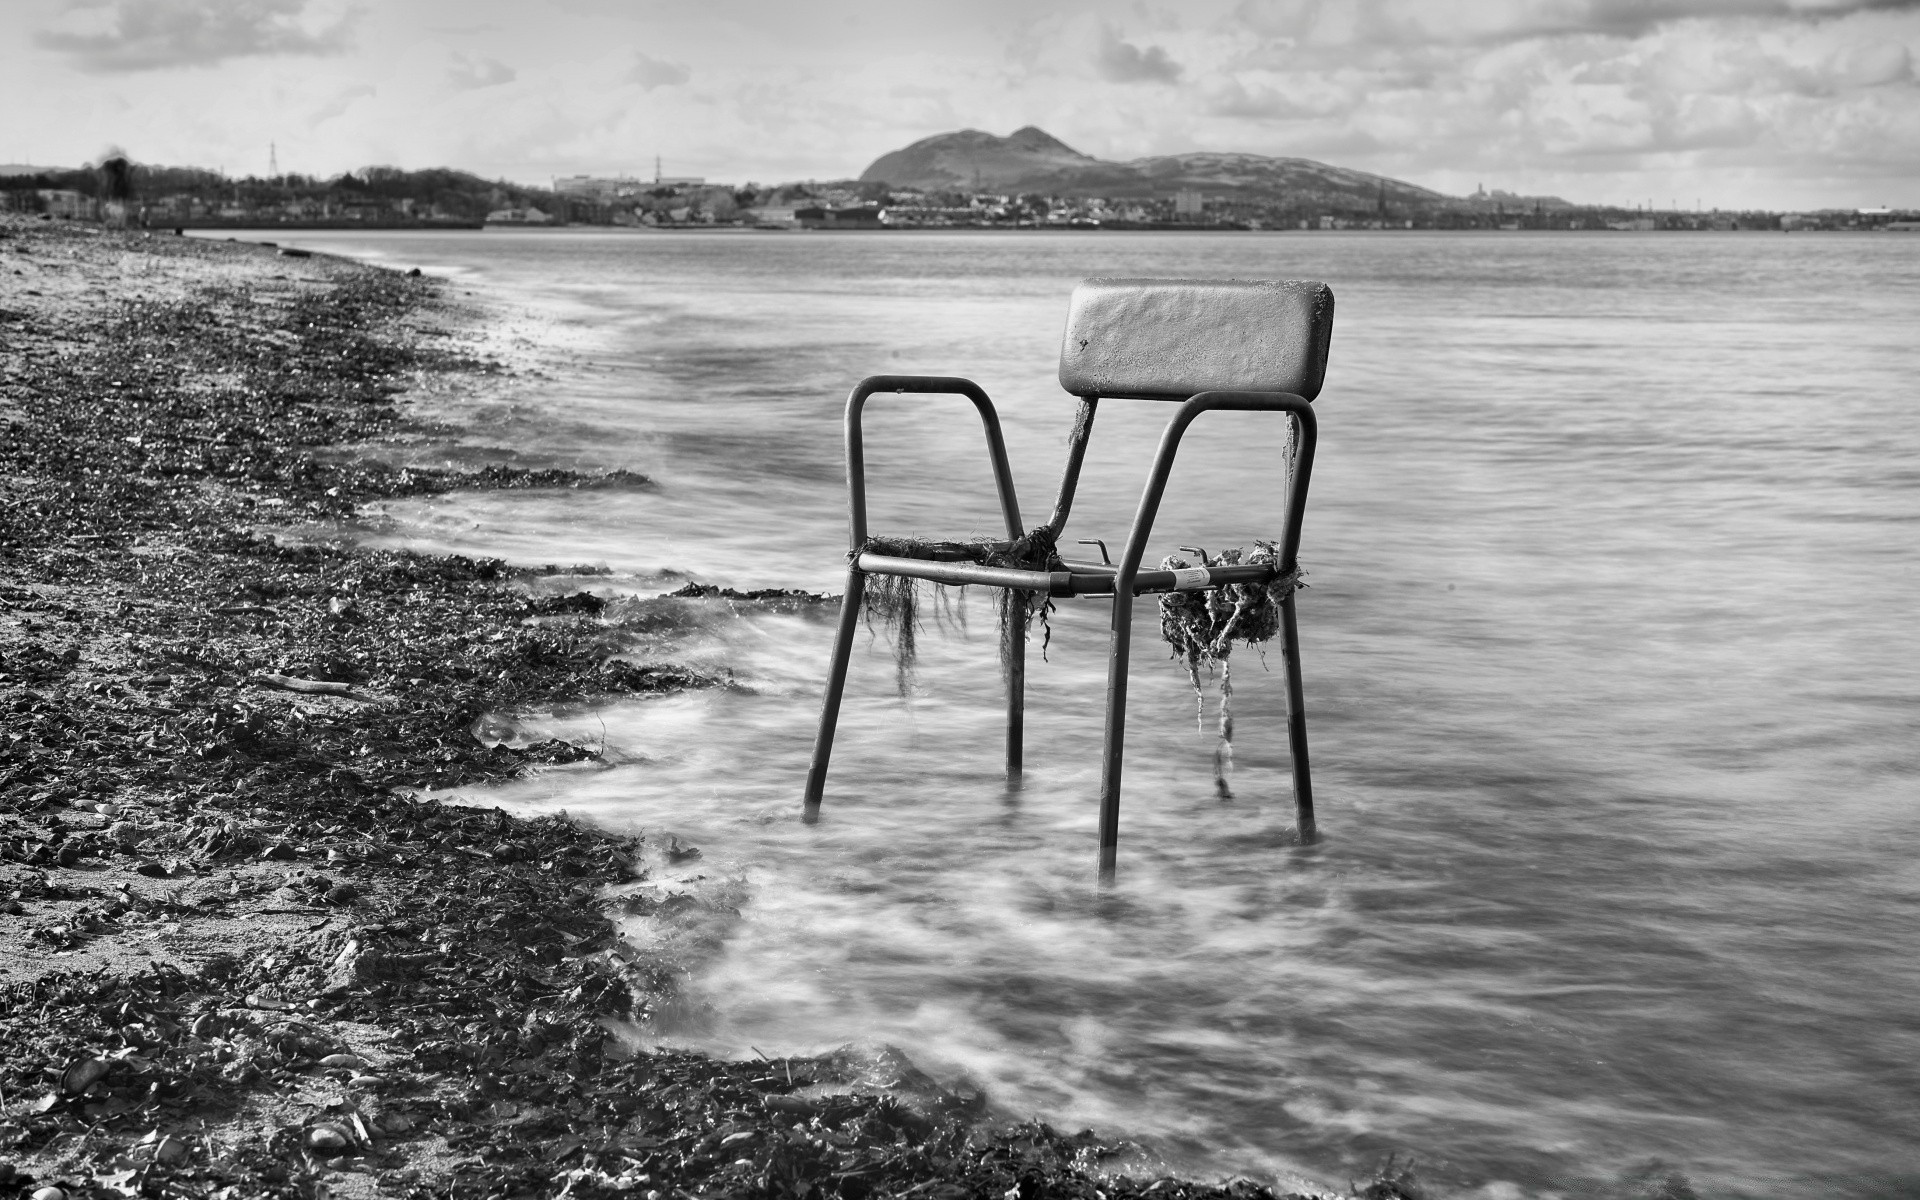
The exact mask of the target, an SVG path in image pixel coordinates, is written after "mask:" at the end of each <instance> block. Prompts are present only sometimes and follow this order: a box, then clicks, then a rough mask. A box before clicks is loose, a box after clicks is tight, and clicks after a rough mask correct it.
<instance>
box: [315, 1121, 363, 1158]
mask: <svg viewBox="0 0 1920 1200" xmlns="http://www.w3.org/2000/svg"><path fill="white" fill-rule="evenodd" d="M352 1147H353V1139H352V1138H351V1137H349V1136H348V1135H347V1131H346V1130H344V1129H341V1128H340V1127H339V1126H337V1125H315V1126H314V1127H313V1128H312V1129H309V1130H308V1131H307V1148H308V1149H310V1150H313V1151H315V1152H316V1153H319V1154H326V1155H335V1154H343V1153H345V1152H346V1151H347V1150H349V1149H351V1148H352Z"/></svg>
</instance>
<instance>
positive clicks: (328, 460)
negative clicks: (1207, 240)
mask: <svg viewBox="0 0 1920 1200" xmlns="http://www.w3.org/2000/svg"><path fill="white" fill-rule="evenodd" d="M9 236H10V237H12V238H21V237H33V238H42V239H46V240H48V241H49V242H50V243H57V242H58V241H59V239H63V238H64V239H68V240H69V241H70V242H74V243H84V244H85V245H86V246H88V247H91V249H89V250H88V251H87V252H88V253H106V252H112V253H122V252H125V251H126V250H127V248H128V245H129V244H131V243H130V242H116V241H115V239H114V238H113V237H112V236H108V237H95V238H93V239H91V240H89V239H86V238H82V237H81V236H80V235H78V234H75V233H72V232H70V231H67V230H61V229H54V230H40V229H35V230H33V231H31V233H29V234H22V233H21V232H19V230H18V227H17V226H16V227H15V228H14V229H13V230H12V231H10V232H9ZM163 242H165V243H166V244H161V243H163ZM133 245H134V248H135V249H138V250H139V251H140V252H141V253H147V254H153V255H156V256H176V257H181V256H185V257H192V256H199V257H202V258H207V259H217V258H218V257H219V256H222V255H226V256H247V255H255V256H258V255H259V254H260V252H259V251H257V250H253V249H250V248H247V247H244V246H225V247H223V246H215V245H207V244H203V243H187V242H171V241H169V240H166V239H155V241H154V242H153V243H151V244H148V245H138V244H133ZM81 261H82V262H83V263H84V261H85V258H84V255H82V256H81ZM268 267H269V269H271V270H273V271H281V270H285V271H294V272H298V273H299V274H298V276H297V277H296V278H293V279H287V280H276V281H272V283H273V284H274V285H277V284H279V283H284V285H285V286H284V287H278V289H277V290H275V288H274V286H270V285H269V282H268V281H269V280H270V276H268V275H267V274H266V272H265V271H261V272H256V278H255V279H254V282H253V283H252V284H248V285H238V284H232V283H226V284H220V285H208V286H205V287H201V288H200V289H199V290H198V291H196V292H195V293H194V294H193V295H191V296H189V297H187V298H186V299H184V300H180V301H177V302H167V303H156V302H138V303H133V302H129V303H121V304H119V305H117V306H114V307H112V308H110V309H103V310H101V311H98V312H91V311H89V313H88V315H86V316H85V317H84V318H83V319H81V320H79V321H77V322H74V321H69V322H67V323H66V324H64V325H61V324H56V323H55V321H54V320H53V319H52V318H51V317H48V316H46V315H45V314H42V313H37V312H36V310H34V309H32V308H31V307H29V306H27V305H25V304H18V303H16V304H14V305H12V306H11V307H10V309H9V311H7V312H6V313H5V314H4V322H5V333H6V338H7V340H6V341H5V343H3V344H0V365H4V368H5V370H6V375H5V377H4V380H0V405H3V406H4V407H0V414H3V415H4V416H5V417H6V419H7V421H8V436H7V437H5V438H4V439H0V716H4V718H5V725H4V733H0V873H3V874H0V948H5V949H4V954H5V955H6V956H7V960H8V961H10V962H11V961H21V962H24V961H26V960H27V958H29V957H31V955H29V954H28V951H29V950H31V951H32V954H33V955H38V956H39V958H37V959H35V961H41V962H48V961H52V960H50V959H49V958H48V956H50V955H53V954H82V955H84V954H90V953H105V952H107V951H115V950H117V951H128V952H129V953H130V954H131V952H132V950H133V948H137V947H139V946H142V945H160V946H168V947H172V948H174V950H175V951H176V953H175V955H174V957H173V958H171V959H166V960H164V961H157V962H156V961H148V960H145V959H142V958H139V957H137V956H127V957H122V958H117V959H116V958H112V957H108V958H105V959H102V960H101V961H102V963H103V964H104V965H99V966H94V967H89V968H86V969H60V968H57V964H56V969H49V970H45V971H42V972H40V973H38V974H36V975H31V976H29V977H26V978H16V979H14V981H13V982H10V983H7V984H5V985H4V987H0V1197H11V1196H26V1195H29V1194H33V1193H35V1191H36V1189H40V1188H44V1187H57V1188H59V1189H60V1191H61V1195H62V1196H99V1197H106V1196H133V1195H141V1196H179V1197H222V1198H237V1197H242V1196H256V1195H274V1196H301V1197H314V1196H318V1195H322V1194H325V1189H327V1188H333V1189H335V1190H336V1191H346V1192H352V1193H354V1194H367V1189H369V1188H371V1189H372V1190H373V1191H376V1192H379V1193H383V1194H394V1195H419V1196H460V1197H468V1196H471V1197H482V1196H508V1195H557V1194H562V1193H564V1194H569V1195H599V1194H615V1193H623V1194H633V1195H637V1196H641V1197H644V1198H645V1200H664V1198H666V1197H673V1198H676V1200H679V1198H684V1197H689V1196H703V1197H704V1196H792V1197H807V1198H811V1197H816V1196H818V1197H848V1198H854V1200H858V1198H862V1197H868V1196H883V1195H887V1196H891V1195H914V1196H935V1197H950V1198H957V1197H962V1196H968V1197H971V1196H979V1197H987V1196H993V1197H997V1198H1000V1200H1040V1198H1042V1197H1053V1196H1062V1197H1065V1196H1072V1197H1089V1198H1098V1200H1110V1198H1113V1197H1131V1196H1144V1195H1152V1196H1155V1197H1181V1198H1184V1197H1197V1196H1232V1197H1236V1198H1250V1197H1266V1196H1270V1195H1271V1194H1272V1193H1270V1192H1269V1191H1268V1190H1267V1189H1264V1188H1261V1187H1257V1186H1255V1185H1252V1184H1246V1183H1235V1184H1231V1185H1228V1186H1224V1187H1215V1186H1205V1185H1199V1184H1193V1183H1187V1182H1181V1181H1177V1180H1169V1179H1158V1180H1153V1181H1150V1182H1149V1181H1146V1180H1138V1179H1131V1178H1124V1177H1120V1176H1114V1175H1108V1174H1106V1173H1104V1172H1103V1170H1102V1166H1103V1164H1105V1163H1108V1162H1109V1161H1110V1160H1111V1159H1112V1158H1113V1157H1114V1156H1115V1155H1116V1154H1119V1153H1121V1152H1122V1151H1124V1150H1126V1147H1113V1146H1107V1145H1104V1144H1102V1143H1100V1142H1099V1141H1098V1140H1096V1139H1095V1138H1093V1136H1092V1135H1090V1134H1080V1135H1074V1136H1067V1135H1063V1134H1061V1133H1059V1132H1057V1131H1055V1130H1052V1129H1049V1128H1048V1127H1046V1126H1044V1125H1039V1124H1028V1125H1020V1126H1015V1127H1011V1128H1008V1127H1003V1126H995V1125H992V1124H990V1123H986V1122H984V1121H983V1120H982V1118H981V1104H980V1100H979V1097H977V1096H961V1095H954V1094H951V1093H948V1092H946V1091H943V1090H942V1089H940V1088H939V1087H937V1086H936V1085H934V1084H933V1083H932V1082H931V1081H930V1080H927V1079H925V1077H924V1076H920V1075H919V1074H918V1072H915V1071H913V1070H912V1068H911V1067H910V1066H909V1065H907V1064H905V1063H904V1062H902V1061H900V1060H898V1059H897V1057H895V1056H890V1055H887V1054H885V1053H878V1054H853V1053H846V1054H840V1055H832V1056H827V1057H824V1058H810V1059H773V1060H766V1061H753V1062H719V1061H715V1060H712V1059H708V1058H704V1057H700V1056H697V1055H692V1054H681V1053H644V1054H635V1053H633V1052H631V1051H629V1050H627V1049H626V1048H624V1047H623V1046H622V1045H621V1044H620V1043H618V1042H616V1041H615V1040H613V1039H612V1038H610V1037H609V1035H608V1032H607V1026H606V1024H605V1022H607V1021H608V1020H611V1019H644V1018H645V1017H646V1016H647V1014H648V1012H649V1011H650V1009H651V1008H652V1006H654V1005H657V1004H661V1003H664V1002H666V1001H668V1000H669V999H670V998H671V997H672V995H673V992H674V988H675V979H674V971H675V969H676V968H674V967H673V966H672V965H671V964H668V963H662V962H653V961H649V960H648V959H647V958H645V957H644V956H642V955H640V954H639V953H638V952H636V951H635V950H634V949H633V948H632V947H631V946H630V945H628V944H627V943H625V942H623V941H622V940H620V939H619V938H618V937H617V936H616V930H615V927H614V925H613V924H612V923H611V921H610V920H609V918H608V916H607V915H606V914H605V912H603V911H602V907H601V905H602V903H603V902H602V900H601V898H600V897H601V894H602V891H603V889H605V888H608V887H617V886H618V885H621V884H624V883H628V882H631V881H633V880H635V879H637V878H640V877H643V876H644V875H645V874H646V872H647V870H648V867H647V863H648V862H649V861H650V860H649V854H650V853H655V852H657V850H658V848H653V849H652V850H650V848H649V846H648V844H647V843H646V842H645V841H644V840H643V839H635V838H622V837H616V836H612V835H609V834H605V833H602V832H598V831H595V830H591V829H585V828H582V827H580V826H578V825H576V824H574V823H572V822H570V821H568V820H566V819H564V818H545V819H539V820H527V819H521V818H516V817H512V816H509V815H508V814H505V813H502V812H498V811H483V810H477V809H467V808H458V807H452V806H447V805H443V804H441V803H438V802H436V801H433V800H431V799H423V798H420V797H419V796H417V795H415V794H413V793H412V792H411V791H410V790H408V789H412V788H418V787H423V786H444V785H451V784H461V783H468V782H474V781H482V780H490V779H500V778H504V777H507V776H510V775H512V774H514V773H515V772H517V771H520V770H523V769H525V768H526V767H528V766H529V765H534V764H549V763H557V762H569V761H580V760H586V759H591V758H593V757H594V756H595V754H596V752H595V751H594V750H593V749H592V748H589V747H577V746H569V745H564V744H559V743H549V744H546V745H544V746H533V747H527V748H522V749H513V748H508V747H504V746H488V745H483V744H482V743H481V742H479V741H477V740H476V739H475V738H474V737H473V736H472V734H471V733H470V732H469V730H470V729H471V728H472V726H473V724H474V721H475V720H476V718H478V717H479V716H480V715H482V714H484V713H486V712H488V711H491V710H496V709H502V708H514V707H519V706H528V705H537V704H553V703H559V702H566V701H569V700H575V699H579V698H582V697H588V696H593V695H599V694H609V693H616V694H617V693H631V692H647V691H660V690H667V689H676V688H684V687H695V686H709V685H714V684H717V683H721V682H722V681H719V680H715V679H712V678H709V677H705V676H701V675H697V674H695V673H692V672H689V671H687V670H684V669H681V668H678V667H675V666H672V665H671V664H652V663H644V662H636V661H632V660H631V659H629V658H626V657H622V652H623V651H624V650H625V649H626V648H627V645H626V642H625V641H624V640H623V637H622V634H621V632H620V629H619V626H618V625H616V624H613V623H610V622H606V621H605V620H604V619H603V615H602V608H603V607H604V606H603V603H602V601H601V600H600V599H599V598H597V597H594V596H591V595H586V594H575V595H570V596H543V597H541V598H538V599H535V598H531V597H530V596H529V593H528V591H527V589H526V588H525V587H524V586H523V584H524V583H525V582H526V581H527V576H525V575H524V574H522V573H516V572H514V571H512V570H509V569H508V568H506V567H505V566H503V565H502V564H500V563H498V562H489V561H472V560H468V559H463V558H457V557H445V558H434V557H424V556H418V555H411V554H404V553H393V552H376V551H366V550H358V549H339V548H327V547H317V548H316V547H305V548H302V547H292V546H288V545H284V544H282V543H281V542H279V541H277V540H275V539H274V538H272V537H268V536H264V535H261V534H258V533H256V532H253V529H254V527H255V526H256V525H257V524H259V523H262V522H269V521H270V522H273V523H285V522H287V521H288V520H289V519H290V518H293V517H297V516H302V515H307V516H311V515H316V514H324V513H334V512H341V511H345V510H346V509H348V508H349V507H350V506H351V505H352V504H353V503H355V502H357V501H359V500H363V499H367V498H370V497H375V496H380V495H391V494H394V493H395V492H396V491H398V490H407V489H416V488H426V487H429V486H433V487H440V486H448V485H451V484H457V485H459V486H476V485H478V486H504V485H511V484H515V483H523V484H526V483H536V482H537V483H538V484H539V485H540V486H572V485H575V484H587V483H590V482H592V481H590V480H584V479H580V478H578V477H572V476H566V475H565V474H564V473H558V474H556V473H552V472H548V473H544V474H538V473H531V472H516V469H515V468H513V467H510V466H509V467H505V468H501V469H500V470H499V471H496V472H495V473H494V474H492V475H488V476H483V477H481V478H478V479H476V478H474V477H471V476H465V475H462V476H460V477H459V478H457V479H453V478H449V477H447V476H445V475H440V476H427V475H421V474H418V473H413V474H408V475H403V474H401V473H398V472H394V471H390V470H386V469H384V468H375V467H372V466H369V465H367V464H366V463H364V462H360V461H356V460H352V459H339V458H338V456H337V455H334V456H331V457H330V456H329V455H327V454H324V453H322V451H325V450H327V449H329V448H330V447H336V446H338V445H340V444H342V443H351V442H364V441H367V440H369V439H375V438H379V437H383V436H386V435H388V434H390V433H392V432H394V431H395V430H397V429H399V428H401V426H402V425H403V424H404V418H403V416H402V414H401V413H400V412H399V411H398V410H397V409H396V407H395V405H394V397H395V395H397V394H398V393H399V391H400V390H401V389H402V387H403V386H404V385H405V384H406V382H407V381H409V380H410V379H414V378H417V377H418V376H419V375H420V374H421V373H423V372H427V371H439V372H449V371H451V372H485V371H487V370H489V369H490V367H489V364H485V363H477V362H474V361H471V360H468V359H463V358H461V357H460V356H459V355H457V354H452V353H449V352H446V351H444V350H440V349H436V348H435V343H434V342H433V341H432V340H431V339H422V338H417V337H409V336H406V335H405V330H406V328H407V323H408V322H409V321H410V320H413V319H415V318H417V317H418V316H419V315H420V314H421V313H423V312H429V311H432V309H433V307H434V306H435V305H437V304H439V303H440V301H439V298H438V295H437V293H436V292H435V291H434V288H433V285H432V284H430V283H428V282H425V281H421V280H419V279H414V278H409V277H406V276H403V275H400V274H398V273H395V272H388V271H380V270H373V269H368V268H361V267H356V266H350V265H347V264H340V263H333V262H330V261H328V260H325V259H321V258H315V259H312V260H301V261H300V262H299V263H298V264H297V265H293V266H287V265H284V261H282V262H269V264H268ZM632 482H634V481H633V480H632V479H616V480H614V481H613V483H614V484H615V485H622V484H628V483H632ZM709 602H711V603H727V604H743V603H744V604H750V603H773V604H782V603H796V602H797V601H796V600H795V597H793V596H791V595H757V594H736V593H712V592H710V591H709V590H707V589H701V588H697V587H696V588H693V589H691V590H688V591H685V592H683V593H681V594H680V595H679V596H678V598H676V599H674V600H673V601H671V603H674V604H695V603H709ZM589 765H590V764H589ZM676 849H680V848H677V847H669V848H668V851H667V853H668V854H669V855H671V854H672V853H673V851H674V850H676ZM682 853H684V850H682ZM649 903H650V902H649V901H647V900H645V899H642V898H640V897H639V895H638V894H635V895H633V896H629V897H628V899H627V901H626V906H625V907H626V909H627V910H628V911H633V910H634V908H635V906H638V908H639V909H641V910H644V909H645V908H646V907H647V905H648V904H649ZM89 961H91V960H89ZM1369 1186H1370V1187H1372V1188H1374V1190H1372V1191H1369V1192H1367V1193H1366V1194H1368V1195H1370V1196H1374V1197H1376V1198H1385V1197H1392V1196H1411V1195H1414V1194H1415V1191H1414V1189H1413V1187H1412V1185H1411V1182H1410V1180H1408V1179H1406V1178H1404V1177H1402V1176H1394V1177H1393V1178H1392V1179H1389V1178H1388V1177H1386V1176H1383V1177H1382V1179H1381V1180H1377V1181H1376V1182H1375V1184H1373V1185H1369ZM1382 1189H1384V1190H1382Z"/></svg>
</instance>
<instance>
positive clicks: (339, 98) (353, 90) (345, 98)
mask: <svg viewBox="0 0 1920 1200" xmlns="http://www.w3.org/2000/svg"><path fill="white" fill-rule="evenodd" d="M379 94H380V90H379V89H378V88H376V87H374V86H373V85H372V84H370V83H358V84H355V85H354V86H352V87H350V88H347V89H346V90H345V91H342V92H340V93H339V94H337V95H335V96H334V97H333V98H332V99H331V100H328V101H327V102H326V103H325V104H322V105H321V106H320V107H319V108H317V109H315V110H314V113H313V115H312V116H311V117H308V118H307V124H308V125H309V126H314V125H323V124H325V123H326V122H328V121H331V120H333V119H334V118H335V117H337V116H340V115H341V114H343V113H345V112H346V111H347V110H348V109H349V108H352V107H353V103H354V101H356V100H364V99H366V98H367V97H368V96H377V95H379Z"/></svg>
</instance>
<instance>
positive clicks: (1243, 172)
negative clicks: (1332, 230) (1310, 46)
mask: <svg viewBox="0 0 1920 1200" xmlns="http://www.w3.org/2000/svg"><path fill="white" fill-rule="evenodd" d="M860 181H861V182H862V183H885V184H890V185H892V186H894V187H903V188H904V187H913V188H923V189H927V190H930V191H940V190H957V189H963V188H964V189H973V190H981V191H1001V192H1044V193H1047V194H1049V195H1058V196H1086V195H1101V196H1110V197H1141V198H1144V197H1150V196H1153V197H1162V198H1164V197H1167V196H1171V195H1172V194H1173V193H1175V192H1177V191H1179V190H1180V189H1182V188H1198V189H1203V190H1205V191H1208V192H1212V193H1217V194H1225V195H1229V196H1232V197H1235V198H1239V199H1245V200H1260V199H1279V198H1282V197H1284V198H1286V199H1288V200H1293V201H1312V202H1320V203H1332V204H1344V205H1355V206H1364V207H1368V208H1371V207H1373V206H1375V205H1377V204H1381V203H1386V204H1392V205H1397V206H1402V207H1418V208H1436V207H1448V206H1453V205H1457V204H1460V203H1462V201H1460V200H1458V199H1456V198H1455V197H1452V196H1446V195H1443V194H1441V193H1440V192H1436V191H1434V190H1432V189H1431V188H1424V187H1420V186H1419V185H1418V184H1412V183H1407V182H1404V181H1403V180H1399V179H1389V178H1387V177H1386V176H1384V175H1373V174H1369V173H1368V172H1366V171H1355V170H1351V169H1349V168H1346V167H1335V166H1330V165H1328V164H1327V163H1323V162H1315V161H1314V160H1313V159H1310V158H1270V157H1267V156H1265V155H1260V154H1222V153H1212V152H1199V153H1192V154H1169V155H1159V156H1155V157H1151V158H1136V159H1134V160H1132V161H1131V162H1107V161H1105V160H1102V159H1098V158H1095V157H1093V156H1092V155H1090V154H1082V153H1081V152H1080V151H1078V150H1075V149H1074V148H1073V147H1071V146H1069V145H1067V144H1066V143H1065V142H1063V141H1061V140H1060V139H1059V138H1056V137H1054V136H1053V135H1052V134H1050V133H1047V132H1046V131H1044V130H1041V129H1037V128H1035V127H1034V126H1032V125H1028V126H1026V127H1025V128H1023V129H1018V130H1015V131H1014V132H1013V133H1012V134H1009V135H1008V136H1006V137H995V136H994V135H993V134H990V133H983V132H982V131H980V130H978V129H962V130H959V131H958V132H955V133H942V134H936V135H935V136H933V137H930V138H922V139H921V140H920V141H917V142H915V143H913V144H912V145H911V146H908V147H906V148H905V149H902V150H895V151H892V152H891V153H888V154H883V155H881V156H880V157H879V158H877V159H875V160H874V161H873V165H872V166H869V167H868V168H867V169H866V170H865V171H863V172H861V174H860Z"/></svg>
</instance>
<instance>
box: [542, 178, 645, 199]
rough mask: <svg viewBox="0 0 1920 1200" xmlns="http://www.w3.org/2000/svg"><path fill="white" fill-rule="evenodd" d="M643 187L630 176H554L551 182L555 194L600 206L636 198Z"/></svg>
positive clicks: (637, 180) (643, 185)
mask: <svg viewBox="0 0 1920 1200" xmlns="http://www.w3.org/2000/svg"><path fill="white" fill-rule="evenodd" d="M645 186H646V185H645V184H643V183H641V182H640V180H639V179H637V178H635V177H634V176H632V175H556V176H555V177H554V180H553V190H554V192H555V193H556V194H558V195H561V196H578V197H580V198H581V199H584V200H595V201H598V202H599V203H601V204H606V203H609V202H611V201H614V200H618V199H621V198H622V197H626V196H637V195H639V194H640V191H641V189H642V188H644V187H645Z"/></svg>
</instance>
